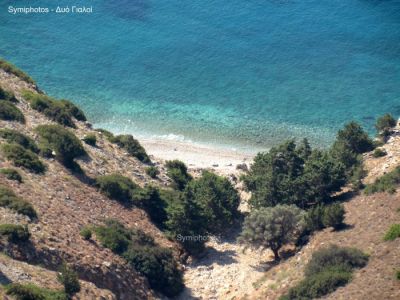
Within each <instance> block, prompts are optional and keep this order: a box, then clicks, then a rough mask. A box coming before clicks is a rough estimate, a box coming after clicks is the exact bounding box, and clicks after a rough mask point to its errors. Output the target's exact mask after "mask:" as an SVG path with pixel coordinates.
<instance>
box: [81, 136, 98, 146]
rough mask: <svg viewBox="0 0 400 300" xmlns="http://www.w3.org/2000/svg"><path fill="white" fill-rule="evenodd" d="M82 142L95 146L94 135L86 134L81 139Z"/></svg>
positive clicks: (95, 138) (95, 139)
mask: <svg viewBox="0 0 400 300" xmlns="http://www.w3.org/2000/svg"><path fill="white" fill-rule="evenodd" d="M83 141H84V142H85V143H86V144H88V145H90V146H96V142H97V137H96V135H94V134H88V135H86V136H85V137H84V138H83Z"/></svg>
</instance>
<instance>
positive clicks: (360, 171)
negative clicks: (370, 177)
mask: <svg viewBox="0 0 400 300" xmlns="http://www.w3.org/2000/svg"><path fill="white" fill-rule="evenodd" d="M365 176H367V171H366V170H365V169H364V166H363V164H362V163H360V164H357V165H356V166H354V167H353V168H352V170H351V176H350V180H349V181H350V183H351V185H352V187H353V190H354V191H359V190H361V189H362V188H364V184H363V182H362V179H363V178H364V177H365Z"/></svg>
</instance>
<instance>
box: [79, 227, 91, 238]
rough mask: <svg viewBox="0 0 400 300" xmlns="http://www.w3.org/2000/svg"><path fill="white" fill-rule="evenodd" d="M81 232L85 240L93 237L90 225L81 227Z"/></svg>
mask: <svg viewBox="0 0 400 300" xmlns="http://www.w3.org/2000/svg"><path fill="white" fill-rule="evenodd" d="M79 234H80V235H81V237H82V238H83V239H84V240H85V241H88V240H90V239H91V238H92V229H90V228H89V227H87V226H85V227H83V228H82V229H81V231H80V232H79Z"/></svg>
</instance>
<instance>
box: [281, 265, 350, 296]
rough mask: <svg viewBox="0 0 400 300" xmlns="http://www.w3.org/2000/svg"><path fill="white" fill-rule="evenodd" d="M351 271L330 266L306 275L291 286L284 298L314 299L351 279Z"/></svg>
mask: <svg viewBox="0 0 400 300" xmlns="http://www.w3.org/2000/svg"><path fill="white" fill-rule="evenodd" d="M351 275H352V274H351V272H348V271H345V270H342V269H340V268H336V267H333V268H332V267H331V268H328V269H326V270H324V271H323V272H320V273H318V274H316V275H313V276H309V277H306V278H305V279H304V280H302V281H300V282H299V283H298V284H297V286H296V287H294V288H291V289H290V290H289V293H288V294H287V295H286V297H285V298H281V299H285V300H286V299H287V300H299V299H304V300H305V299H315V298H319V297H322V296H324V295H327V294H329V293H332V292H333V291H335V290H336V289H337V288H338V287H341V286H344V285H346V284H347V283H348V282H349V281H350V280H351V277H352V276H351Z"/></svg>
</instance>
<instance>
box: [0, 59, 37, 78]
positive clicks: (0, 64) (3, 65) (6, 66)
mask: <svg viewBox="0 0 400 300" xmlns="http://www.w3.org/2000/svg"><path fill="white" fill-rule="evenodd" d="M0 69H3V70H4V71H6V72H7V73H11V74H14V75H15V76H17V77H19V78H21V79H22V80H24V81H26V82H28V83H31V84H35V81H34V80H33V79H32V78H31V77H30V76H29V75H27V74H25V73H24V72H23V71H21V70H20V69H18V68H17V67H16V66H14V65H13V64H12V63H9V62H7V61H5V60H4V59H1V58H0Z"/></svg>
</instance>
